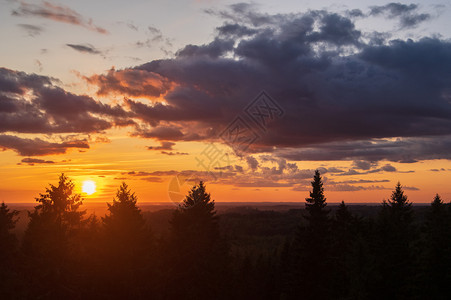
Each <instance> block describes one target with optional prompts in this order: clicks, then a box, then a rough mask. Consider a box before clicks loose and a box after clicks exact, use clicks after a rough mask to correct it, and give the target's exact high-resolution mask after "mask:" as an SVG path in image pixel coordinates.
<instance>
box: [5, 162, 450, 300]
mask: <svg viewBox="0 0 451 300" xmlns="http://www.w3.org/2000/svg"><path fill="white" fill-rule="evenodd" d="M137 200H138V199H137V197H136V195H135V194H134V193H133V192H132V191H131V189H130V188H129V187H128V186H127V185H126V184H125V183H123V184H122V185H121V186H120V187H119V188H118V191H117V194H116V197H115V198H114V199H113V202H112V203H110V204H108V207H107V208H108V211H107V214H106V216H104V217H103V218H97V217H96V216H89V217H86V216H85V213H84V211H83V210H82V209H81V205H82V204H81V203H82V199H81V197H80V195H78V194H76V193H74V184H73V183H72V181H71V180H69V179H68V178H67V177H66V176H65V175H64V174H63V175H61V176H60V178H59V182H58V184H57V185H55V186H54V185H50V186H49V188H47V189H46V192H45V193H44V194H41V195H40V197H39V198H37V201H38V202H39V203H38V205H37V206H36V208H35V209H34V211H33V212H32V213H30V222H29V225H28V227H27V229H26V232H25V236H24V238H23V241H22V247H15V237H14V234H13V233H12V229H13V228H14V225H15V222H16V220H17V212H15V211H13V210H11V209H9V208H8V207H7V206H6V205H4V204H2V205H0V243H1V246H2V247H1V248H0V250H1V256H0V259H1V260H0V276H2V278H1V279H2V280H1V282H0V288H1V289H0V298H1V299H35V298H41V299H129V298H130V299H449V298H450V295H451V290H450V287H449V281H450V280H451V278H450V274H451V213H450V205H449V204H445V203H444V202H443V201H442V199H441V198H440V196H438V195H436V197H435V198H434V200H433V202H432V203H431V206H430V207H423V208H421V207H415V209H414V208H413V207H412V205H411V204H410V202H409V201H408V199H407V196H406V195H405V193H404V191H403V188H402V186H401V185H400V184H398V185H396V187H395V190H394V191H393V193H392V195H391V197H390V199H389V200H388V201H384V202H383V203H382V205H381V206H380V207H379V208H373V207H366V208H364V210H365V211H366V212H367V213H368V214H366V213H363V214H362V215H361V216H359V214H357V213H356V210H355V209H356V207H355V206H347V205H345V203H344V202H342V203H341V204H340V205H339V206H338V207H337V206H335V207H334V206H327V204H326V197H325V193H324V188H323V183H322V178H321V175H320V174H319V172H318V171H317V172H315V176H314V178H313V181H312V190H311V192H310V197H308V198H307V199H306V208H305V210H303V211H301V210H291V211H289V212H277V213H276V212H268V211H265V212H262V211H258V210H248V211H251V214H252V215H251V214H247V215H246V213H243V214H242V215H241V214H240V213H230V215H229V214H227V213H226V214H224V215H221V220H223V221H222V222H218V221H219V220H220V219H219V217H218V216H217V214H216V210H215V203H214V201H213V200H212V199H211V196H210V194H209V193H207V191H206V188H205V185H204V184H203V182H200V183H199V184H198V185H195V186H194V187H193V188H192V189H191V190H190V191H189V193H188V195H187V196H186V198H185V199H184V201H183V202H182V203H181V204H180V206H179V207H178V208H177V209H176V210H175V211H174V212H173V215H172V217H169V216H170V214H168V212H165V215H166V216H167V218H166V219H165V220H170V224H168V231H167V232H164V231H163V232H159V234H160V235H157V234H155V236H154V235H153V234H152V233H151V231H150V229H149V226H148V225H147V223H146V220H149V219H151V217H150V218H145V217H144V215H143V213H142V212H141V210H140V209H139V207H138V203H137ZM374 210H377V211H378V212H377V213H375V214H371V213H372V212H373V211H374ZM414 211H415V214H414ZM423 211H425V213H423ZM248 213H249V212H248ZM302 214H303V215H302ZM152 216H154V215H152ZM227 216H229V219H228V221H227V222H224V218H225V217H227ZM296 219H298V220H300V221H301V225H299V226H298V228H297V230H294V228H295V225H296V224H295V220H296ZM287 220H290V221H289V224H287ZM226 227H227V228H226ZM279 227H280V228H285V229H284V230H282V231H280V228H279ZM155 228H156V227H155ZM224 232H227V233H228V236H227V237H228V238H229V241H230V242H229V243H226V241H225V238H224V237H223V234H224ZM240 232H241V233H240ZM269 235H273V236H272V237H270V238H268V236H269ZM228 244H230V245H228ZM266 247H267V248H266ZM7 258H8V259H7Z"/></svg>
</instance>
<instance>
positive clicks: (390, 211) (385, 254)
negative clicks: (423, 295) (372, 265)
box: [372, 182, 415, 299]
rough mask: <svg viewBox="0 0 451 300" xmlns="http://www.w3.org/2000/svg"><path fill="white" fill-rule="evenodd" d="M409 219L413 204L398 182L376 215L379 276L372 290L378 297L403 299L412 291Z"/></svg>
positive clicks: (412, 239) (412, 261)
mask: <svg viewBox="0 0 451 300" xmlns="http://www.w3.org/2000/svg"><path fill="white" fill-rule="evenodd" d="M412 221H413V210H412V203H410V202H409V201H408V200H407V196H406V195H405V194H404V191H403V189H402V186H401V184H400V183H399V182H398V184H397V185H396V187H395V190H394V191H393V193H392V195H391V198H390V199H389V200H388V201H384V202H383V203H382V208H381V210H380V213H379V216H378V245H377V248H376V250H377V254H376V255H377V265H378V269H379V271H378V273H379V274H378V275H379V279H378V284H376V285H375V286H374V287H375V290H374V291H373V292H372V293H373V294H374V295H377V296H378V297H384V298H387V297H390V298H392V299H404V298H408V297H409V295H410V293H412V291H413V286H412V283H413V280H414V277H413V276H414V275H415V274H413V272H412V268H413V267H414V259H413V243H414V241H415V236H414V234H415V232H414V227H413V224H412Z"/></svg>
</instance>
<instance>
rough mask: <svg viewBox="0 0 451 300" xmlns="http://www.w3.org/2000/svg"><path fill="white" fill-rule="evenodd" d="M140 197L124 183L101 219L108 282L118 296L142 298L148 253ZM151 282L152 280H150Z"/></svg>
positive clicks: (147, 236)
mask: <svg viewBox="0 0 451 300" xmlns="http://www.w3.org/2000/svg"><path fill="white" fill-rule="evenodd" d="M137 200H138V199H137V197H136V195H135V193H134V192H133V193H132V191H131V190H130V189H129V187H128V185H127V184H126V183H125V182H123V183H122V184H121V186H120V187H119V188H118V190H117V193H116V197H115V198H114V199H113V203H112V204H109V203H107V205H108V211H109V214H107V215H105V217H103V218H102V221H103V227H104V233H105V242H106V248H105V250H106V253H105V267H106V270H105V271H106V272H107V274H108V278H109V279H110V281H109V282H107V285H108V286H110V291H113V294H114V296H115V297H119V298H124V297H125V298H127V297H142V293H143V290H142V289H143V286H142V285H140V283H141V282H142V280H143V277H144V275H145V274H144V269H145V267H146V262H147V259H148V257H147V254H148V251H149V249H148V247H147V246H148V242H149V241H148V240H147V238H149V235H148V230H147V228H146V223H145V220H144V218H143V216H142V213H141V209H139V208H138V206H137ZM148 284H149V285H150V282H148Z"/></svg>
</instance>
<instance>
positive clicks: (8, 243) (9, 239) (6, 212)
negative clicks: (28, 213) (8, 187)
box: [0, 202, 19, 262]
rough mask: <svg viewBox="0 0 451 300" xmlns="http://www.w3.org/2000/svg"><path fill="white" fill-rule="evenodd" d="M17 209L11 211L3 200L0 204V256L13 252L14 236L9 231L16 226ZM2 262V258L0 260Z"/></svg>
mask: <svg viewBox="0 0 451 300" xmlns="http://www.w3.org/2000/svg"><path fill="white" fill-rule="evenodd" d="M18 214H19V212H18V211H17V210H13V211H11V210H10V209H9V208H8V206H7V205H6V204H5V202H2V204H1V205H0V249H2V255H1V258H3V257H4V256H5V255H8V254H9V253H10V252H13V251H14V249H15V246H16V245H15V243H16V236H15V235H14V233H12V232H11V231H12V230H13V229H14V227H15V226H16V222H17V221H18V219H16V216H17V215H18ZM2 262H3V260H2Z"/></svg>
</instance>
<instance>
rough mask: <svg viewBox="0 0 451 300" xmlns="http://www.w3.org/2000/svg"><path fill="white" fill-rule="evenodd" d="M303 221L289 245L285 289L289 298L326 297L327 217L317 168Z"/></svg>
mask: <svg viewBox="0 0 451 300" xmlns="http://www.w3.org/2000/svg"><path fill="white" fill-rule="evenodd" d="M305 201H306V204H305V209H306V211H307V215H306V216H304V218H305V219H306V221H307V224H305V225H303V226H300V227H299V228H298V232H297V234H296V238H295V241H294V245H293V250H294V255H295V257H294V261H295V263H294V269H293V270H292V272H291V273H292V274H291V276H292V277H294V278H293V280H291V282H292V286H291V287H290V288H289V290H290V291H288V294H289V297H290V298H293V299H297V298H305V299H326V298H328V297H329V296H330V292H331V290H330V287H329V285H328V282H329V280H330V279H331V271H330V269H329V267H328V263H329V255H330V219H329V216H328V215H329V212H330V211H329V210H328V209H326V206H327V203H326V197H325V196H324V188H323V182H322V178H321V174H320V172H319V171H318V170H316V171H315V175H314V177H313V181H312V191H311V192H310V197H309V198H306V199H305Z"/></svg>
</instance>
